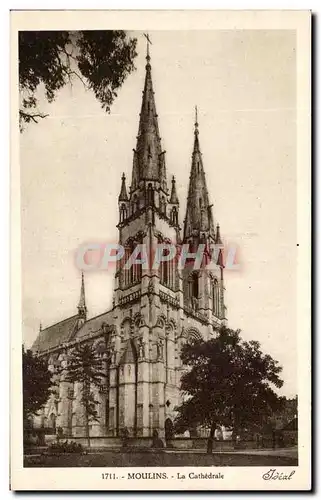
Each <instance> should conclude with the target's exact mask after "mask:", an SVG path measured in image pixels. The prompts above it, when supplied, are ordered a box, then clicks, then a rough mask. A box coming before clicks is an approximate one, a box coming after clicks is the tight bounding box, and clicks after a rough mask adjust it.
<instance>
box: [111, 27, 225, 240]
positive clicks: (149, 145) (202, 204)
mask: <svg viewBox="0 0 321 500" xmlns="http://www.w3.org/2000/svg"><path fill="white" fill-rule="evenodd" d="M145 36H146V38H147V54H146V66H145V69H146V73H145V83H144V90H143V98H142V105H141V112H140V118H139V127H138V135H137V142H136V149H134V150H133V151H134V155H133V169H132V182H131V186H130V190H129V196H128V195H127V190H126V183H125V175H124V174H123V176H122V184H121V190H120V195H119V198H118V200H119V201H120V202H127V201H129V198H130V197H131V195H132V193H134V192H135V191H136V190H137V189H138V188H139V186H140V183H141V182H142V181H144V182H146V181H147V182H148V181H151V182H155V181H156V182H157V183H158V186H159V189H160V190H162V191H163V193H164V195H165V196H168V195H169V200H168V201H169V203H171V204H177V205H178V204H179V200H178V196H177V192H176V181H175V178H174V177H173V179H172V186H171V192H170V193H169V192H168V187H167V174H166V165H165V152H164V151H162V147H161V138H160V134H159V127H158V116H157V112H156V104H155V97H154V95H155V93H154V90H153V82H152V72H151V64H150V60H151V58H150V53H149V44H150V40H149V38H148V35H145ZM201 235H202V236H204V235H206V237H208V238H210V239H211V240H213V241H216V239H219V240H220V232H219V227H218V228H217V230H216V231H215V230H214V221H213V215H212V205H211V204H210V202H209V195H208V190H207V185H206V178H205V172H204V167H203V160H202V153H201V150H200V143H199V124H198V109H197V106H195V123H194V147H193V153H192V166H191V172H190V180H189V189H188V198H187V208H186V217H185V220H184V240H185V241H186V240H187V239H189V238H190V237H197V236H198V237H200V236H201Z"/></svg>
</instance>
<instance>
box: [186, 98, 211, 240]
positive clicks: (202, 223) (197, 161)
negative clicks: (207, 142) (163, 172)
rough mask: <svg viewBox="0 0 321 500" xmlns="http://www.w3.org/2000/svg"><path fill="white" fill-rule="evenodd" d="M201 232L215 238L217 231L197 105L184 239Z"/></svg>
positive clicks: (196, 235) (198, 234)
mask: <svg viewBox="0 0 321 500" xmlns="http://www.w3.org/2000/svg"><path fill="white" fill-rule="evenodd" d="M201 233H202V234H206V236H207V237H209V238H211V239H214V236H215V231H214V223H213V215H212V205H210V203H209V196H208V191H207V186H206V178H205V172H204V167H203V160H202V153H201V150H200V144H199V130H198V116H197V107H195V125H194V148H193V153H192V167H191V173H190V178H189V189H188V197H187V206H186V217H185V221H184V240H187V239H188V238H190V237H192V236H193V237H199V236H200V235H201Z"/></svg>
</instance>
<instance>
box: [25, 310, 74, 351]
mask: <svg viewBox="0 0 321 500" xmlns="http://www.w3.org/2000/svg"><path fill="white" fill-rule="evenodd" d="M77 320H78V315H77V314H76V315H75V316H71V317H70V318H67V319H64V320H62V321H59V323H55V324H54V325H51V326H48V328H44V329H43V330H41V331H40V332H39V334H38V337H37V339H36V340H35V342H34V344H33V346H32V348H31V349H32V350H33V351H39V352H42V351H46V350H47V349H52V348H53V347H57V346H58V345H59V344H63V343H64V342H67V341H68V340H69V339H70V337H71V336H72V334H73V333H74V330H75V327H76V324H77Z"/></svg>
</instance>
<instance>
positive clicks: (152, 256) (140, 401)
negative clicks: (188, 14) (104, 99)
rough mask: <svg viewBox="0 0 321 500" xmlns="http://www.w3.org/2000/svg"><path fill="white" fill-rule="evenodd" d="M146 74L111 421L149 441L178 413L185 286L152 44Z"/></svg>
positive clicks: (125, 193) (126, 222)
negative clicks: (175, 250)
mask: <svg viewBox="0 0 321 500" xmlns="http://www.w3.org/2000/svg"><path fill="white" fill-rule="evenodd" d="M145 70H146V72H145V83H144V90H143V96H142V104H141V111H140V115H139V126H138V135H137V138H136V147H135V149H134V150H133V165H132V174H131V182H130V185H129V189H128V188H127V185H126V178H125V175H124V174H123V175H122V178H121V187H120V194H119V198H118V204H119V223H118V226H117V227H118V230H119V243H120V244H121V245H122V246H123V248H124V249H125V255H124V257H123V259H122V260H121V261H119V262H118V266H117V270H116V275H115V291H114V309H113V314H114V324H115V325H117V326H116V327H115V338H114V340H113V346H114V353H113V358H112V359H113V364H112V366H111V388H110V412H111V415H110V418H109V422H113V423H114V424H113V427H114V429H113V430H114V435H120V434H121V433H122V432H124V428H125V427H126V431H125V432H127V431H128V432H129V435H130V436H137V437H139V436H149V437H151V436H152V435H153V432H155V431H156V430H157V432H158V433H159V436H162V435H163V434H164V429H165V420H166V418H168V413H169V412H171V411H173V408H174V404H175V401H176V399H175V398H177V393H178V389H177V385H178V384H177V381H176V378H175V377H176V375H175V356H176V355H175V353H174V350H175V345H174V343H175V340H174V338H175V327H174V325H176V327H177V316H178V315H179V304H180V302H182V300H180V297H182V282H181V279H180V276H179V272H178V270H177V264H176V260H175V259H172V258H171V255H170V245H177V243H179V240H180V227H179V222H178V215H179V200H178V196H177V192H176V181H175V178H174V177H173V178H172V181H171V185H170V189H169V186H168V181H167V173H166V152H165V151H164V150H163V149H162V145H161V137H160V133H159V126H158V115H157V112H156V104H155V93H154V90H153V82H152V68H151V57H150V53H149V44H148V45H147V55H146V66H145ZM162 256H167V258H164V259H162V258H161V257H162ZM162 260H164V261H162ZM159 261H162V262H159ZM129 360H130V361H129ZM174 392H175V395H174V396H172V394H174ZM129 401H131V404H128V402H129ZM166 402H167V406H166ZM125 403H126V404H125ZM126 422H127V424H126Z"/></svg>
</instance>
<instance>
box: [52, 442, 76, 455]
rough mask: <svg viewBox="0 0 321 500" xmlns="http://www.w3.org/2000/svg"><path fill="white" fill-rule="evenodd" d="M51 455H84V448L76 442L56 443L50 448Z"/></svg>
mask: <svg viewBox="0 0 321 500" xmlns="http://www.w3.org/2000/svg"><path fill="white" fill-rule="evenodd" d="M48 451H49V452H50V453H82V452H83V447H82V445H81V444H80V443H76V442H75V441H69V442H68V441H63V442H60V441H59V442H58V441H56V442H54V443H51V445H50V446H49V448H48Z"/></svg>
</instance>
